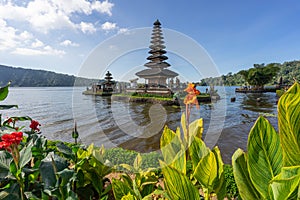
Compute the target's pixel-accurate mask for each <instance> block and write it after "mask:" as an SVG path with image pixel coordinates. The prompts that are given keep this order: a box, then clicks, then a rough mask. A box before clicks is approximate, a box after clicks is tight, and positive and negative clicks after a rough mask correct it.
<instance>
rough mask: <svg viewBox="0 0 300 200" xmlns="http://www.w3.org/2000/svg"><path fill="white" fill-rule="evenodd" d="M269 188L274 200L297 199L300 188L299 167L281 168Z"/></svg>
mask: <svg viewBox="0 0 300 200" xmlns="http://www.w3.org/2000/svg"><path fill="white" fill-rule="evenodd" d="M269 187H270V191H271V192H270V194H271V195H272V196H273V199H274V200H285V199H297V195H298V194H297V192H298V189H299V187H300V165H298V166H293V167H283V168H282V171H281V173H280V174H278V175H277V176H276V177H274V179H273V180H272V181H271V184H270V186H269ZM298 198H299V197H298Z"/></svg>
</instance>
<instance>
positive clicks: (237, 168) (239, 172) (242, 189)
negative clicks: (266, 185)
mask: <svg viewBox="0 0 300 200" xmlns="http://www.w3.org/2000/svg"><path fill="white" fill-rule="evenodd" d="M232 168H233V174H234V179H235V182H236V185H237V187H238V189H239V194H240V196H241V197H242V199H261V196H260V194H259V192H258V191H257V190H256V189H255V187H254V185H253V184H252V181H251V179H250V176H249V172H248V167H247V159H246V154H245V153H244V152H243V150H241V149H237V150H236V151H235V153H234V154H233V156H232Z"/></svg>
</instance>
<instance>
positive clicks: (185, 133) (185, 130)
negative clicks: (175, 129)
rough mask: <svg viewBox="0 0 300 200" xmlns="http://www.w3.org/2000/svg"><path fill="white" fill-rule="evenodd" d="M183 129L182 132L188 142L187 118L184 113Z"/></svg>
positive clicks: (182, 116)
mask: <svg viewBox="0 0 300 200" xmlns="http://www.w3.org/2000/svg"><path fill="white" fill-rule="evenodd" d="M181 128H182V131H183V136H184V140H185V141H186V142H187V141H188V138H187V126H186V117H185V114H184V113H182V115H181Z"/></svg>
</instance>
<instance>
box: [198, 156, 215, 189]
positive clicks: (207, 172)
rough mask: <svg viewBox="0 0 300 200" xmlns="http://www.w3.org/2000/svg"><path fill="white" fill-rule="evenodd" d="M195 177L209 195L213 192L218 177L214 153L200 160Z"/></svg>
mask: <svg viewBox="0 0 300 200" xmlns="http://www.w3.org/2000/svg"><path fill="white" fill-rule="evenodd" d="M193 176H194V177H195V178H196V179H197V180H198V181H199V182H200V183H201V185H202V186H203V187H205V188H207V189H208V191H209V193H210V192H211V191H213V186H214V181H215V179H216V178H217V176H218V165H217V160H216V157H215V155H214V153H213V152H209V153H208V154H207V155H206V156H204V157H203V158H202V159H201V160H200V162H199V163H198V165H197V167H196V168H195V171H194V174H193Z"/></svg>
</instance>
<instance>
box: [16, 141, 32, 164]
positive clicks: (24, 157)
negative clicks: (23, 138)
mask: <svg viewBox="0 0 300 200" xmlns="http://www.w3.org/2000/svg"><path fill="white" fill-rule="evenodd" d="M32 147H33V142H32V140H31V141H30V142H29V143H27V145H26V146H25V147H24V148H23V149H22V150H21V151H20V160H19V167H20V168H23V167H25V165H27V163H29V162H30V161H31V158H32V152H31V149H32Z"/></svg>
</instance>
